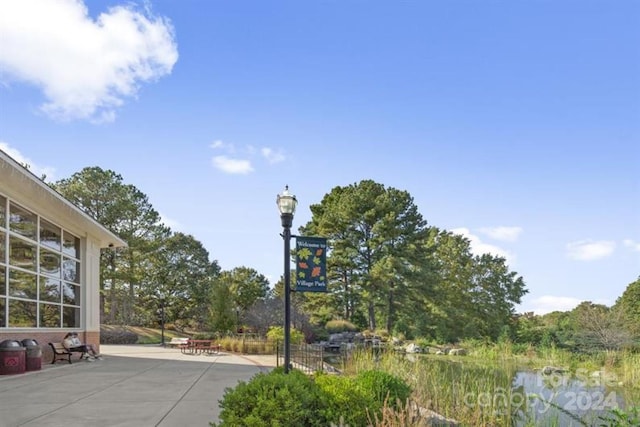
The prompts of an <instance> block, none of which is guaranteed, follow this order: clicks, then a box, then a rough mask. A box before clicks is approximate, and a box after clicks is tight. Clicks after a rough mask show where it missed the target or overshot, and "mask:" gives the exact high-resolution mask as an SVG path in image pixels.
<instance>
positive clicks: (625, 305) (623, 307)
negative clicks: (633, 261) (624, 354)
mask: <svg viewBox="0 0 640 427" xmlns="http://www.w3.org/2000/svg"><path fill="white" fill-rule="evenodd" d="M616 308H619V310H620V311H621V313H622V316H623V318H624V319H623V321H624V327H625V328H627V330H628V331H629V332H631V333H632V334H634V335H635V336H636V337H640V277H639V278H638V279H637V280H636V281H635V282H632V283H630V284H629V286H627V289H625V291H624V292H623V293H622V296H621V297H620V298H618V300H617V301H616Z"/></svg>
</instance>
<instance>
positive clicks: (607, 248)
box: [567, 240, 616, 261]
mask: <svg viewBox="0 0 640 427" xmlns="http://www.w3.org/2000/svg"><path fill="white" fill-rule="evenodd" d="M615 248H616V244H615V242H612V241H605V240H601V241H597V242H594V241H592V240H580V241H578V242H571V243H567V256H568V257H569V258H571V259H574V260H578V261H593V260H596V259H601V258H606V257H608V256H610V255H611V254H612V253H613V251H614V249H615Z"/></svg>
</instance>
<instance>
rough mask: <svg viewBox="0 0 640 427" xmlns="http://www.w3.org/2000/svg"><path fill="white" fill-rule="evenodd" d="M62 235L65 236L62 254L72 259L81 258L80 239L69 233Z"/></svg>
mask: <svg viewBox="0 0 640 427" xmlns="http://www.w3.org/2000/svg"><path fill="white" fill-rule="evenodd" d="M62 235H63V236H64V239H63V242H62V244H63V248H62V252H63V253H64V254H65V255H69V256H70V257H73V258H80V239H78V238H77V237H76V236H74V235H73V234H71V233H69V232H67V231H65V232H63V233H62Z"/></svg>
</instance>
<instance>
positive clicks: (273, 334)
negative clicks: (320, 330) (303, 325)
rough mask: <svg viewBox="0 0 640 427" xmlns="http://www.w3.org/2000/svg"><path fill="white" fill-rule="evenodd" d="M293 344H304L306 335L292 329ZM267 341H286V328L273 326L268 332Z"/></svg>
mask: <svg viewBox="0 0 640 427" xmlns="http://www.w3.org/2000/svg"><path fill="white" fill-rule="evenodd" d="M289 338H290V340H291V344H302V343H303V342H304V334H303V333H302V332H300V331H298V330H297V329H295V328H291V331H290V336H289ZM267 339H268V340H269V341H278V342H283V341H284V327H282V326H272V327H270V328H269V331H268V332H267Z"/></svg>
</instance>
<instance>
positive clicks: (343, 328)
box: [325, 320, 358, 334]
mask: <svg viewBox="0 0 640 427" xmlns="http://www.w3.org/2000/svg"><path fill="white" fill-rule="evenodd" d="M325 328H326V330H327V332H329V333H330V334H337V333H339V332H356V331H357V330H358V328H357V327H356V325H354V324H353V323H351V322H349V321H348V320H330V321H328V322H327V324H326V326H325Z"/></svg>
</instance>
